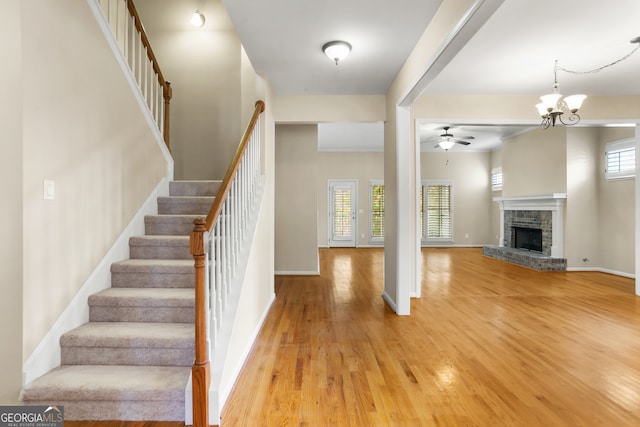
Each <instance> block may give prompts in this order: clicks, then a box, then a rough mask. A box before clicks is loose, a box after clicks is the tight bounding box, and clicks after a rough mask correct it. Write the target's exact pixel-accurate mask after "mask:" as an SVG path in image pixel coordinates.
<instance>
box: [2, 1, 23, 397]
mask: <svg viewBox="0 0 640 427" xmlns="http://www.w3.org/2000/svg"><path fill="white" fill-rule="evenodd" d="M20 3H21V1H20V0H4V1H2V2H0V40H2V43H0V58H2V61H3V64H2V67H0V77H2V82H3V85H4V88H3V90H2V97H0V129H2V138H0V151H2V156H0V181H1V182H2V206H3V207H4V209H0V235H1V236H2V237H3V244H2V245H0V260H1V261H0V263H1V264H0V283H2V298H0V342H1V343H2V350H1V351H0V366H2V375H1V376H2V381H0V405H16V404H18V403H19V395H20V388H21V386H22V360H23V356H22V350H23V349H22V345H21V343H22V334H23V328H22V323H23V322H22V317H23V298H22V277H23V273H22V266H23V253H22V252H23V243H22V227H23V223H22V213H23V208H22V182H23V156H22V149H23V144H22V114H21V113H22V75H21V72H22V54H21V51H20V46H21V34H20V28H21V24H20V22H21V20H20V15H21V14H20ZM26 315H28V313H26Z"/></svg>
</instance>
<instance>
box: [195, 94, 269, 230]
mask: <svg viewBox="0 0 640 427" xmlns="http://www.w3.org/2000/svg"><path fill="white" fill-rule="evenodd" d="M264 108H265V107H264V101H261V100H260V101H257V102H256V108H255V111H254V112H253V116H251V121H250V122H249V125H248V126H247V129H246V130H245V131H244V135H242V140H241V141H240V145H238V148H237V149H236V153H235V155H234V156H233V160H231V164H230V165H229V169H227V173H226V174H225V176H224V179H223V180H222V184H220V188H219V189H218V192H217V194H216V198H215V199H214V201H213V203H212V204H211V208H210V209H209V213H208V214H207V219H206V220H205V229H206V230H207V231H208V232H211V230H212V228H213V224H214V223H215V220H216V218H217V217H218V215H220V211H221V210H222V203H224V201H225V200H226V199H227V196H228V195H229V190H230V189H231V178H233V175H234V174H235V173H236V171H237V170H238V167H239V166H240V160H242V156H243V154H244V152H245V151H246V149H247V145H249V137H250V136H251V132H253V128H254V127H255V126H256V123H257V122H258V117H260V114H261V113H262V112H263V111H264Z"/></svg>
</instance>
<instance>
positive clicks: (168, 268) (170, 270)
mask: <svg viewBox="0 0 640 427" xmlns="http://www.w3.org/2000/svg"><path fill="white" fill-rule="evenodd" d="M111 273H158V274H195V270H194V267H193V259H190V260H184V259H127V260H123V261H118V262H114V263H113V264H111Z"/></svg>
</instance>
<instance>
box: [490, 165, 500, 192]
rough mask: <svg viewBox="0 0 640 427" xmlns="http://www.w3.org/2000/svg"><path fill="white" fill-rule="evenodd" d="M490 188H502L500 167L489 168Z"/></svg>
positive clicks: (494, 189) (497, 189) (496, 189)
mask: <svg viewBox="0 0 640 427" xmlns="http://www.w3.org/2000/svg"><path fill="white" fill-rule="evenodd" d="M491 190H492V191H500V190H502V168H494V169H491Z"/></svg>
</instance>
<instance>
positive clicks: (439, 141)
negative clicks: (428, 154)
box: [421, 126, 475, 151]
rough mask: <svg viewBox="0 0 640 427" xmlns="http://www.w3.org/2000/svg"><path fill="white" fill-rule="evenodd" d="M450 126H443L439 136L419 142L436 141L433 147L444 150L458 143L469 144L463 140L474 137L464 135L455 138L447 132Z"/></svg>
mask: <svg viewBox="0 0 640 427" xmlns="http://www.w3.org/2000/svg"><path fill="white" fill-rule="evenodd" d="M450 128H451V127H450V126H444V127H443V128H442V129H443V130H444V133H443V134H441V135H440V136H437V137H434V138H429V139H427V140H426V141H421V143H425V142H432V141H433V142H436V145H435V146H434V148H438V147H440V148H442V149H443V150H445V151H449V150H450V149H451V148H452V147H453V146H454V145H455V144H460V145H469V144H471V143H470V142H469V141H465V140H467V139H475V137H473V136H465V137H461V138H455V137H454V136H453V134H451V133H449V129H450Z"/></svg>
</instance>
